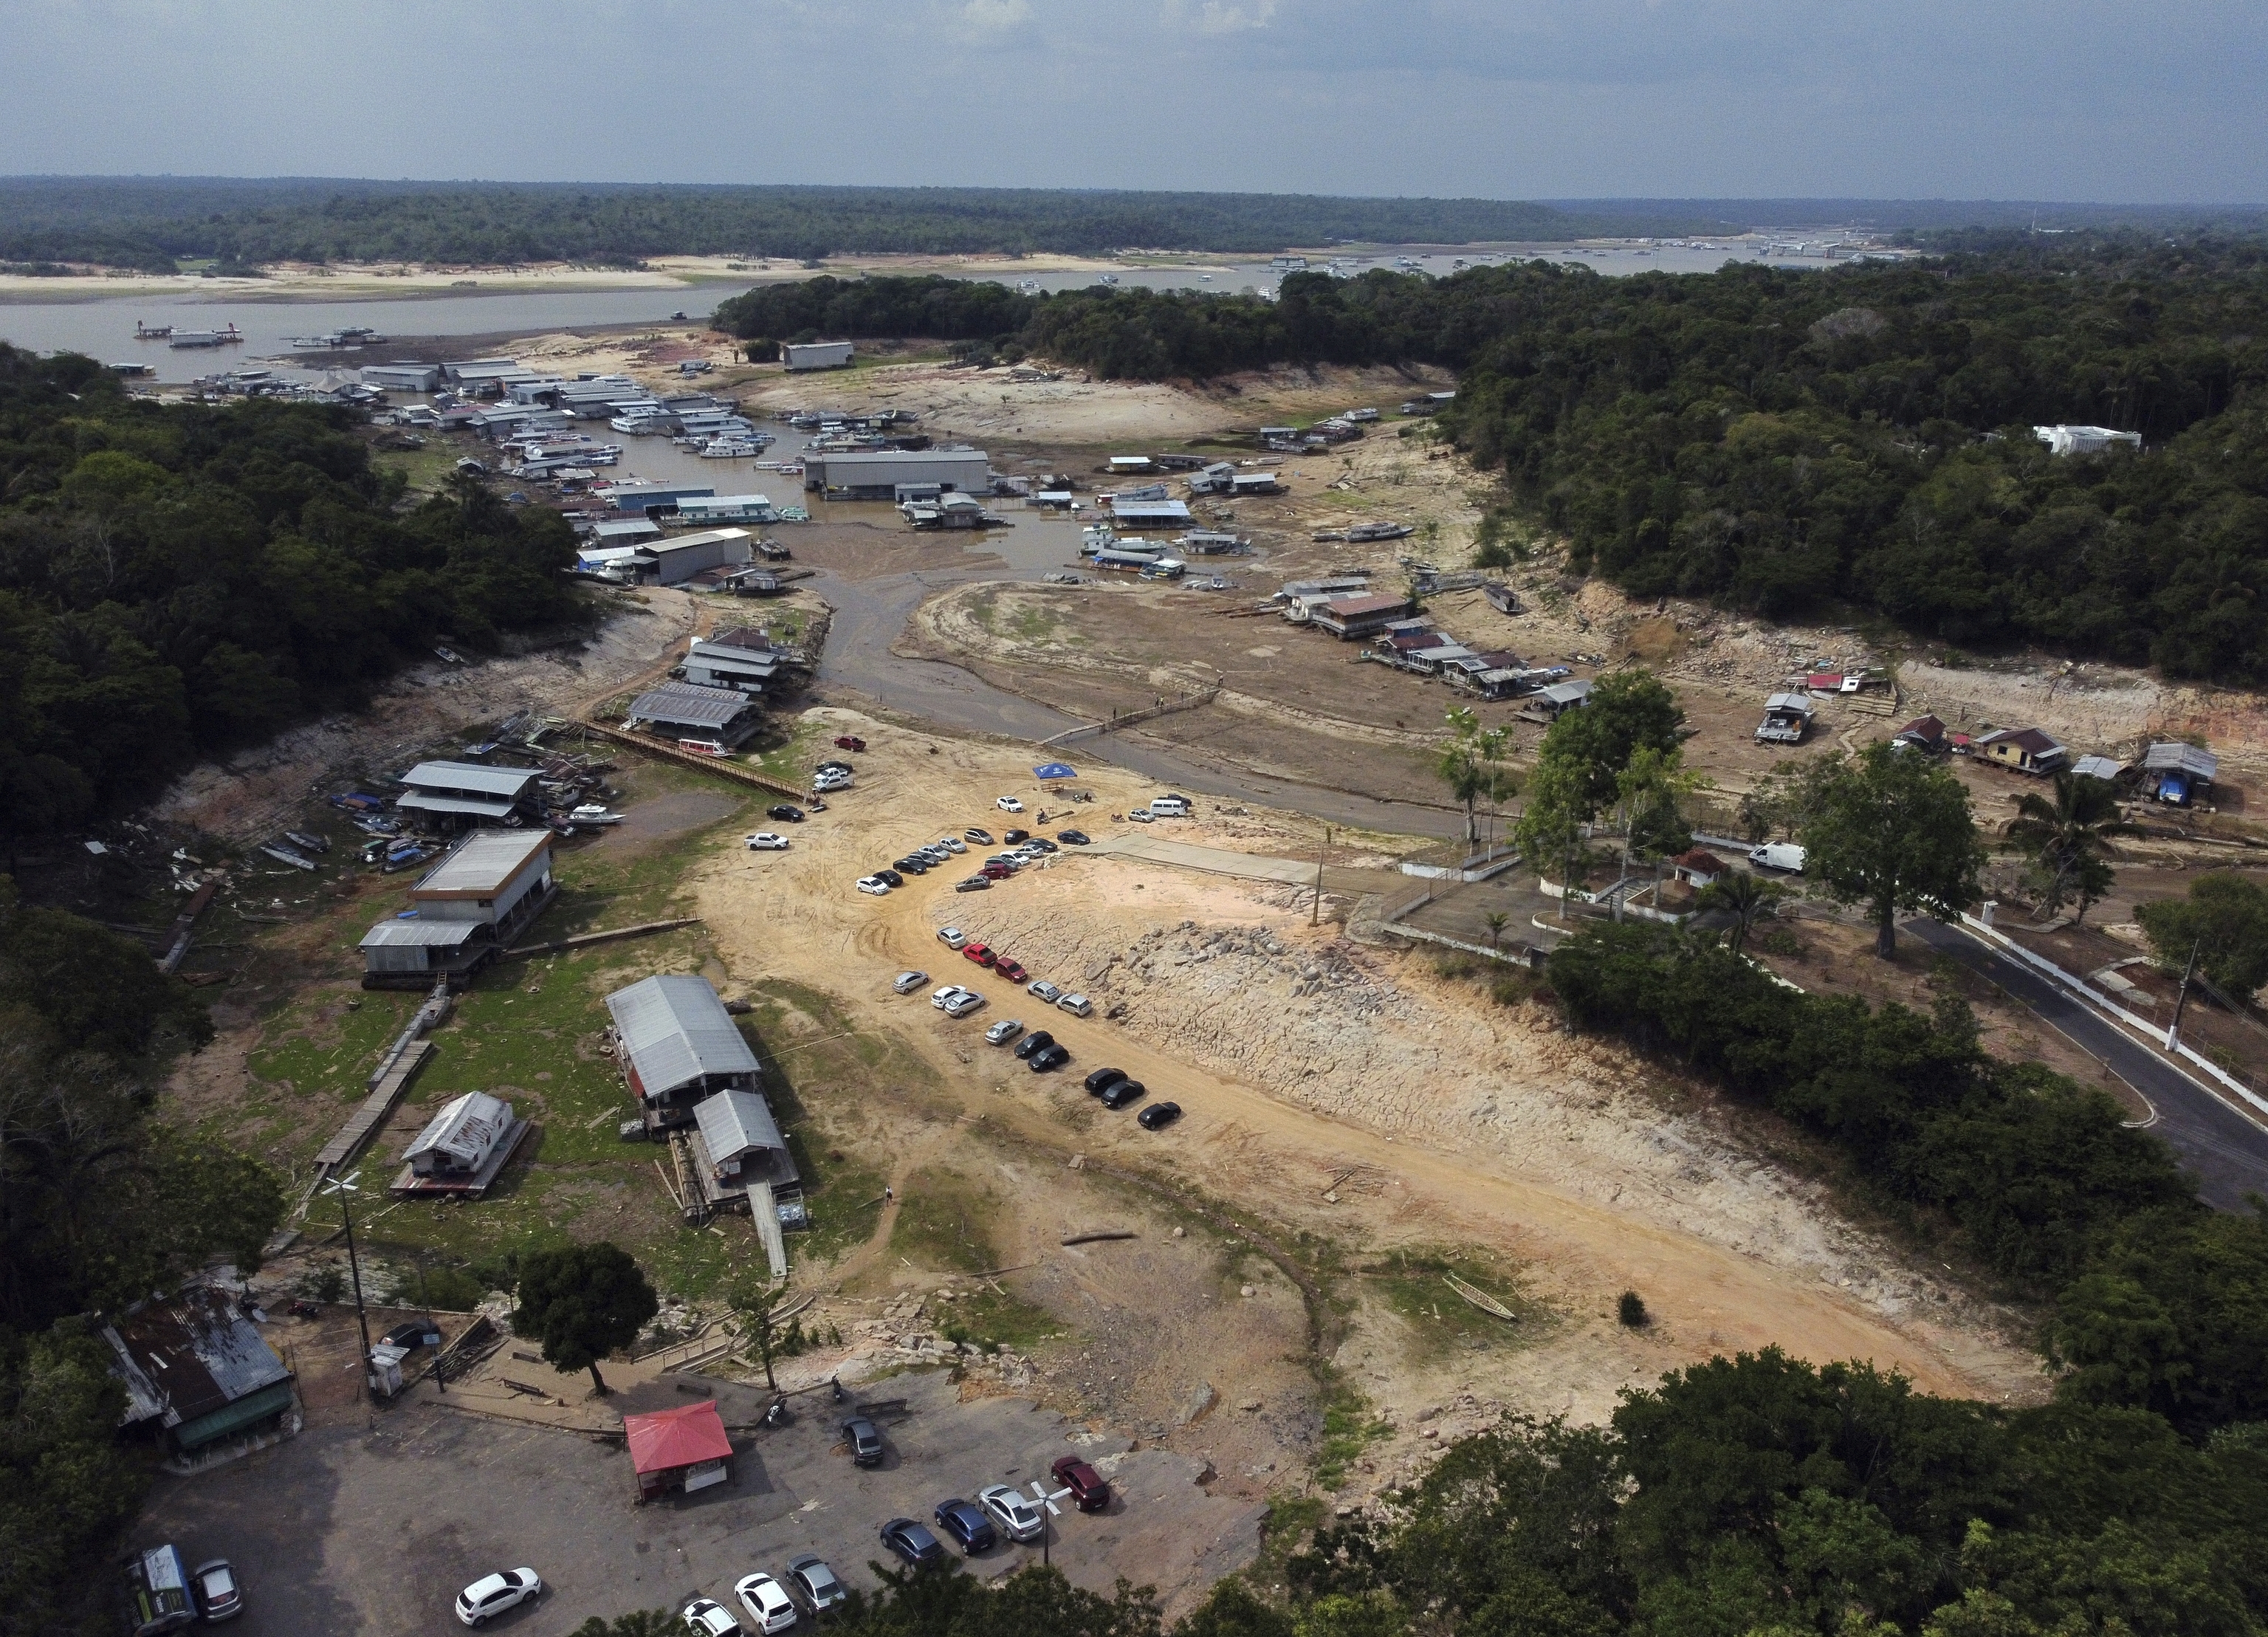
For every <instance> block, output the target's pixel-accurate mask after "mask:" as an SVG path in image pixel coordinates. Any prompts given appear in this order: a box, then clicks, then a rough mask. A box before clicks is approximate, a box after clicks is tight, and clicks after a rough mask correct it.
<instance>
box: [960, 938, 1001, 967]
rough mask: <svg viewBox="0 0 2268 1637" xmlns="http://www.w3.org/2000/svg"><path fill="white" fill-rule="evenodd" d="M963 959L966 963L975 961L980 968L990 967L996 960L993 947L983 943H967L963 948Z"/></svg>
mask: <svg viewBox="0 0 2268 1637" xmlns="http://www.w3.org/2000/svg"><path fill="white" fill-rule="evenodd" d="M993 958H994V957H993V955H992V946H991V945H990V944H988V943H984V942H982V941H978V942H974V943H965V944H963V945H961V959H962V960H964V961H974V962H976V964H977V965H979V966H990V965H991V964H992V962H993Z"/></svg>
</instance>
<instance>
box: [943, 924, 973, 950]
mask: <svg viewBox="0 0 2268 1637" xmlns="http://www.w3.org/2000/svg"><path fill="white" fill-rule="evenodd" d="M937 940H938V942H939V943H941V944H943V945H944V946H945V947H946V948H948V949H958V948H961V945H963V944H965V943H967V942H968V933H964V932H962V931H961V928H959V927H958V926H940V927H939V928H938V929H937Z"/></svg>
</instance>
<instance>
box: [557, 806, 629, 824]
mask: <svg viewBox="0 0 2268 1637" xmlns="http://www.w3.org/2000/svg"><path fill="white" fill-rule="evenodd" d="M567 817H568V819H569V821H570V822H572V823H576V824H619V823H621V822H622V815H621V814H619V813H613V812H609V811H608V809H607V808H606V807H602V806H600V804H599V803H597V802H595V801H586V802H585V803H584V804H583V805H582V806H581V807H577V808H576V809H575V810H574V811H573V812H571V813H570V814H569V815H567Z"/></svg>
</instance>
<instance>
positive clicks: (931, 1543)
mask: <svg viewBox="0 0 2268 1637" xmlns="http://www.w3.org/2000/svg"><path fill="white" fill-rule="evenodd" d="M882 1544H883V1545H886V1546H887V1547H888V1548H889V1549H890V1550H891V1551H893V1552H896V1553H897V1554H898V1556H900V1557H901V1558H903V1559H904V1560H906V1562H907V1563H908V1564H909V1565H910V1566H911V1567H914V1568H919V1567H921V1566H922V1565H923V1564H924V1563H942V1562H943V1561H944V1560H945V1546H944V1544H943V1543H942V1542H940V1541H939V1539H938V1537H936V1536H934V1535H932V1534H931V1533H930V1532H929V1530H926V1529H924V1528H923V1527H922V1526H921V1525H920V1524H918V1523H915V1522H914V1521H913V1519H911V1518H909V1517H894V1518H892V1519H891V1520H890V1521H889V1522H888V1523H885V1524H883V1525H882Z"/></svg>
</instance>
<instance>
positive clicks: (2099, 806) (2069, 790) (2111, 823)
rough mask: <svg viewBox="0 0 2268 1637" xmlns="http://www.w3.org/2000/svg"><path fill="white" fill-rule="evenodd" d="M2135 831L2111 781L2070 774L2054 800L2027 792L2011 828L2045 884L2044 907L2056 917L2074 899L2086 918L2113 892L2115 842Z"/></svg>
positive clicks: (2058, 779) (2060, 781)
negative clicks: (2110, 853) (2092, 907)
mask: <svg viewBox="0 0 2268 1637" xmlns="http://www.w3.org/2000/svg"><path fill="white" fill-rule="evenodd" d="M2135 833H2136V832H2135V829H2134V826H2133V825H2132V824H2129V823H2127V822H2125V821H2124V820H2123V819H2122V818H2120V816H2119V814H2118V794H2117V792H2116V791H2115V790H2113V789H2112V788H2111V787H2110V782H2109V781H2108V780H2106V779H2100V778H2095V777H2093V776H2092V775H2090V774H2086V773H2073V772H2070V771H2064V772H2060V773H2058V774H2057V775H2056V776H2055V794H2054V797H2053V799H2052V800H2051V799H2049V798H2047V797H2043V796H2040V795H2036V794H2027V795H2026V796H2025V797H2024V799H2023V800H2021V801H2020V802H2018V803H2017V804H2016V818H2015V821H2014V822H2013V823H2011V824H2010V825H2009V826H2008V838H2009V839H2010V840H2011V841H2013V842H2014V843H2015V844H2017V845H2018V846H2020V847H2021V848H2023V849H2024V851H2025V852H2027V853H2028V854H2029V855H2030V856H2031V858H2032V859H2033V861H2034V862H2035V863H2036V865H2037V866H2038V867H2039V871H2040V874H2041V876H2042V877H2043V881H2044V882H2045V886H2044V889H2043V892H2042V894H2041V907H2042V908H2043V909H2044V910H2045V911H2047V912H2048V913H2049V914H2050V915H2053V914H2054V913H2055V912H2056V911H2058V910H2059V909H2061V908H2062V907H2063V902H2064V899H2065V898H2066V897H2067V896H2074V897H2076V898H2078V900H2079V915H2078V918H2079V919H2080V920H2085V919H2086V918H2087V911H2088V905H2090V904H2092V903H2095V901H2096V900H2098V899H2100V898H2101V897H2102V895H2103V894H2104V893H2105V892H2107V891H2109V890H2110V865H2109V862H2108V860H2107V859H2105V857H2104V854H2105V853H2106V852H2107V851H2108V850H2109V844H2110V837H2113V836H2132V835H2133V834H2135Z"/></svg>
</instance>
